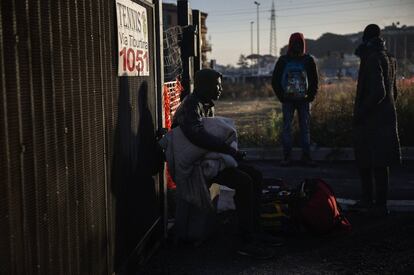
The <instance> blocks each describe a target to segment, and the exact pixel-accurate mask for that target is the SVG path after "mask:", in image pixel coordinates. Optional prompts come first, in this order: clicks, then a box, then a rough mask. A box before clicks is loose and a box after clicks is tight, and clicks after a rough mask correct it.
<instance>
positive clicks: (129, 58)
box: [116, 0, 150, 76]
mask: <svg viewBox="0 0 414 275" xmlns="http://www.w3.org/2000/svg"><path fill="white" fill-rule="evenodd" d="M116 17H117V26H118V75H119V76H148V75H149V64H150V63H149V52H148V50H149V49H148V48H149V45H148V20H147V19H148V16H147V10H146V9H145V8H144V7H142V6H140V5H138V4H137V3H134V2H132V1H130V0H116Z"/></svg>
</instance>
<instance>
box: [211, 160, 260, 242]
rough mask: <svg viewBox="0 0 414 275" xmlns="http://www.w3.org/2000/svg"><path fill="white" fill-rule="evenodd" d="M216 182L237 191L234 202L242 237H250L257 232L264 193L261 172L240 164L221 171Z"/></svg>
mask: <svg viewBox="0 0 414 275" xmlns="http://www.w3.org/2000/svg"><path fill="white" fill-rule="evenodd" d="M214 182H216V183H218V184H220V185H224V186H227V187H229V188H231V189H234V190H235V191H236V193H235V195H234V203H235V205H236V211H237V217H238V221H239V229H240V233H241V234H242V237H243V238H248V237H249V236H251V234H252V233H254V232H257V231H258V230H259V211H260V196H261V193H262V174H261V172H260V171H258V170H256V169H255V168H254V167H252V166H250V165H246V164H239V166H238V167H236V168H226V169H224V170H222V171H221V172H219V174H218V175H217V177H216V178H215V179H214Z"/></svg>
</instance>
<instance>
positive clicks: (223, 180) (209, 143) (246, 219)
mask: <svg viewBox="0 0 414 275" xmlns="http://www.w3.org/2000/svg"><path fill="white" fill-rule="evenodd" d="M221 92H222V86H221V74H220V73H218V72H216V71H214V70H211V69H203V70H200V71H198V72H197V73H196V74H195V78H194V91H193V93H191V94H189V95H187V96H186V97H185V98H184V100H183V102H182V103H181V105H180V107H179V108H178V109H177V111H176V113H175V115H174V118H173V124H172V128H174V127H177V126H180V128H181V130H182V132H183V133H184V135H185V136H186V137H187V139H188V140H189V141H190V142H191V143H193V144H195V145H197V146H199V147H201V148H204V149H207V150H209V151H214V152H219V153H224V154H229V155H231V156H233V157H234V158H235V159H236V160H237V161H238V167H231V168H225V169H223V170H222V171H220V172H219V173H218V175H217V176H216V177H215V178H214V179H213V182H216V183H218V184H220V185H225V186H227V187H229V188H232V189H234V190H235V196H234V202H235V205H236V211H237V216H238V221H239V231H240V235H241V239H242V245H241V246H240V248H239V249H238V253H239V254H241V255H248V256H252V257H255V258H262V259H265V258H270V257H271V256H272V253H271V251H269V250H268V249H266V248H264V247H262V245H261V244H259V242H263V243H265V244H267V245H271V246H279V245H281V241H280V240H279V239H278V238H275V237H272V236H269V235H265V234H263V233H260V225H259V208H260V195H261V191H262V186H261V184H262V175H261V173H260V172H259V171H257V170H256V169H255V168H253V167H251V166H249V165H247V164H244V163H242V159H243V156H244V154H243V153H242V152H240V151H238V150H236V149H234V148H233V147H231V146H230V145H228V144H226V143H225V142H224V141H223V140H221V139H219V138H217V137H216V136H213V135H211V134H210V133H208V132H207V131H206V130H205V129H204V126H203V124H202V118H203V117H213V116H214V103H213V100H217V99H218V98H219V97H220V94H221Z"/></svg>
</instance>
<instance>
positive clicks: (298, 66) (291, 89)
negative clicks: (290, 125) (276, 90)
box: [282, 57, 309, 100]
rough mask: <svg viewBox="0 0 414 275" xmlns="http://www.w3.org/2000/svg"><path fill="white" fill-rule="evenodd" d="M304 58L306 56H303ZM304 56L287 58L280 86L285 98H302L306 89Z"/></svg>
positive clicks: (306, 76)
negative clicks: (297, 58)
mask: <svg viewBox="0 0 414 275" xmlns="http://www.w3.org/2000/svg"><path fill="white" fill-rule="evenodd" d="M305 58H306V57H305ZM305 58H303V59H300V60H296V59H292V60H287V62H286V65H285V68H284V70H283V74H282V88H283V91H284V97H285V98H287V99H298V100H300V99H303V98H305V96H306V92H307V90H308V87H309V84H308V75H307V73H306V68H305Z"/></svg>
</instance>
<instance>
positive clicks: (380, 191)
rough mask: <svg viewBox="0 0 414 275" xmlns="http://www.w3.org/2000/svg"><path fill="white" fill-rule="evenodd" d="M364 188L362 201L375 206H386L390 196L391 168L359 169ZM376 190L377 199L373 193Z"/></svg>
mask: <svg viewBox="0 0 414 275" xmlns="http://www.w3.org/2000/svg"><path fill="white" fill-rule="evenodd" d="M359 175H360V177H361V186H362V200H363V201H365V202H368V203H372V202H373V200H374V199H375V204H377V205H381V206H386V204H387V195H388V181H389V168H388V167H372V168H359ZM374 188H375V197H374V196H373V191H374Z"/></svg>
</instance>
